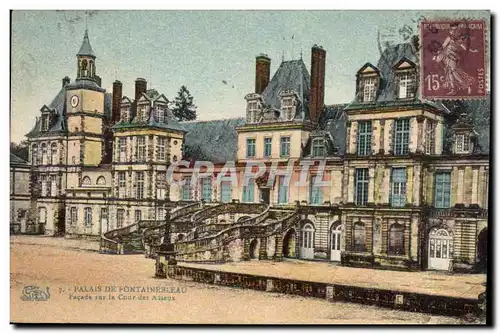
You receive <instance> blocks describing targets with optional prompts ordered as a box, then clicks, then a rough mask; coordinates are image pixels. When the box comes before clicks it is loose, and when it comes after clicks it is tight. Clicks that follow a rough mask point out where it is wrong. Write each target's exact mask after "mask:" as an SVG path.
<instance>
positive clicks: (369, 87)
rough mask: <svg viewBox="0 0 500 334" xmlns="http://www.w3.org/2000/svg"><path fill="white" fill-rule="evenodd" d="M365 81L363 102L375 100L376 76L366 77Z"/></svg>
mask: <svg viewBox="0 0 500 334" xmlns="http://www.w3.org/2000/svg"><path fill="white" fill-rule="evenodd" d="M363 83H364V85H363V102H373V101H375V86H376V78H375V77H371V78H364V79H363Z"/></svg>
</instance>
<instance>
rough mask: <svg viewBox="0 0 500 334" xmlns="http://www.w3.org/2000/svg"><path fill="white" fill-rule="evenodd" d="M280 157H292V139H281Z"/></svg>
mask: <svg viewBox="0 0 500 334" xmlns="http://www.w3.org/2000/svg"><path fill="white" fill-rule="evenodd" d="M280 156H281V157H288V156H290V137H281V138H280Z"/></svg>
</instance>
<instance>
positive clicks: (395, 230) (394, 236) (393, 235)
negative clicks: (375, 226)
mask: <svg viewBox="0 0 500 334" xmlns="http://www.w3.org/2000/svg"><path fill="white" fill-rule="evenodd" d="M388 246H389V247H388V248H387V253H388V254H389V255H404V253H405V250H404V226H403V225H401V224H398V223H396V224H393V225H392V226H391V228H390V229H389V245H388Z"/></svg>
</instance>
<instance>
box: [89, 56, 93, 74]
mask: <svg viewBox="0 0 500 334" xmlns="http://www.w3.org/2000/svg"><path fill="white" fill-rule="evenodd" d="M93 76H94V62H93V61H92V60H91V61H89V77H93Z"/></svg>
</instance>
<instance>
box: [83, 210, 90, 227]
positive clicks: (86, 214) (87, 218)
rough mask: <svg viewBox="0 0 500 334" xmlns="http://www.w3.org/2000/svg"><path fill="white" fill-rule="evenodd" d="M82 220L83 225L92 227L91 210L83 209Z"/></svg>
mask: <svg viewBox="0 0 500 334" xmlns="http://www.w3.org/2000/svg"><path fill="white" fill-rule="evenodd" d="M83 219H84V222H85V225H92V208H89V207H87V208H84V209H83Z"/></svg>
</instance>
